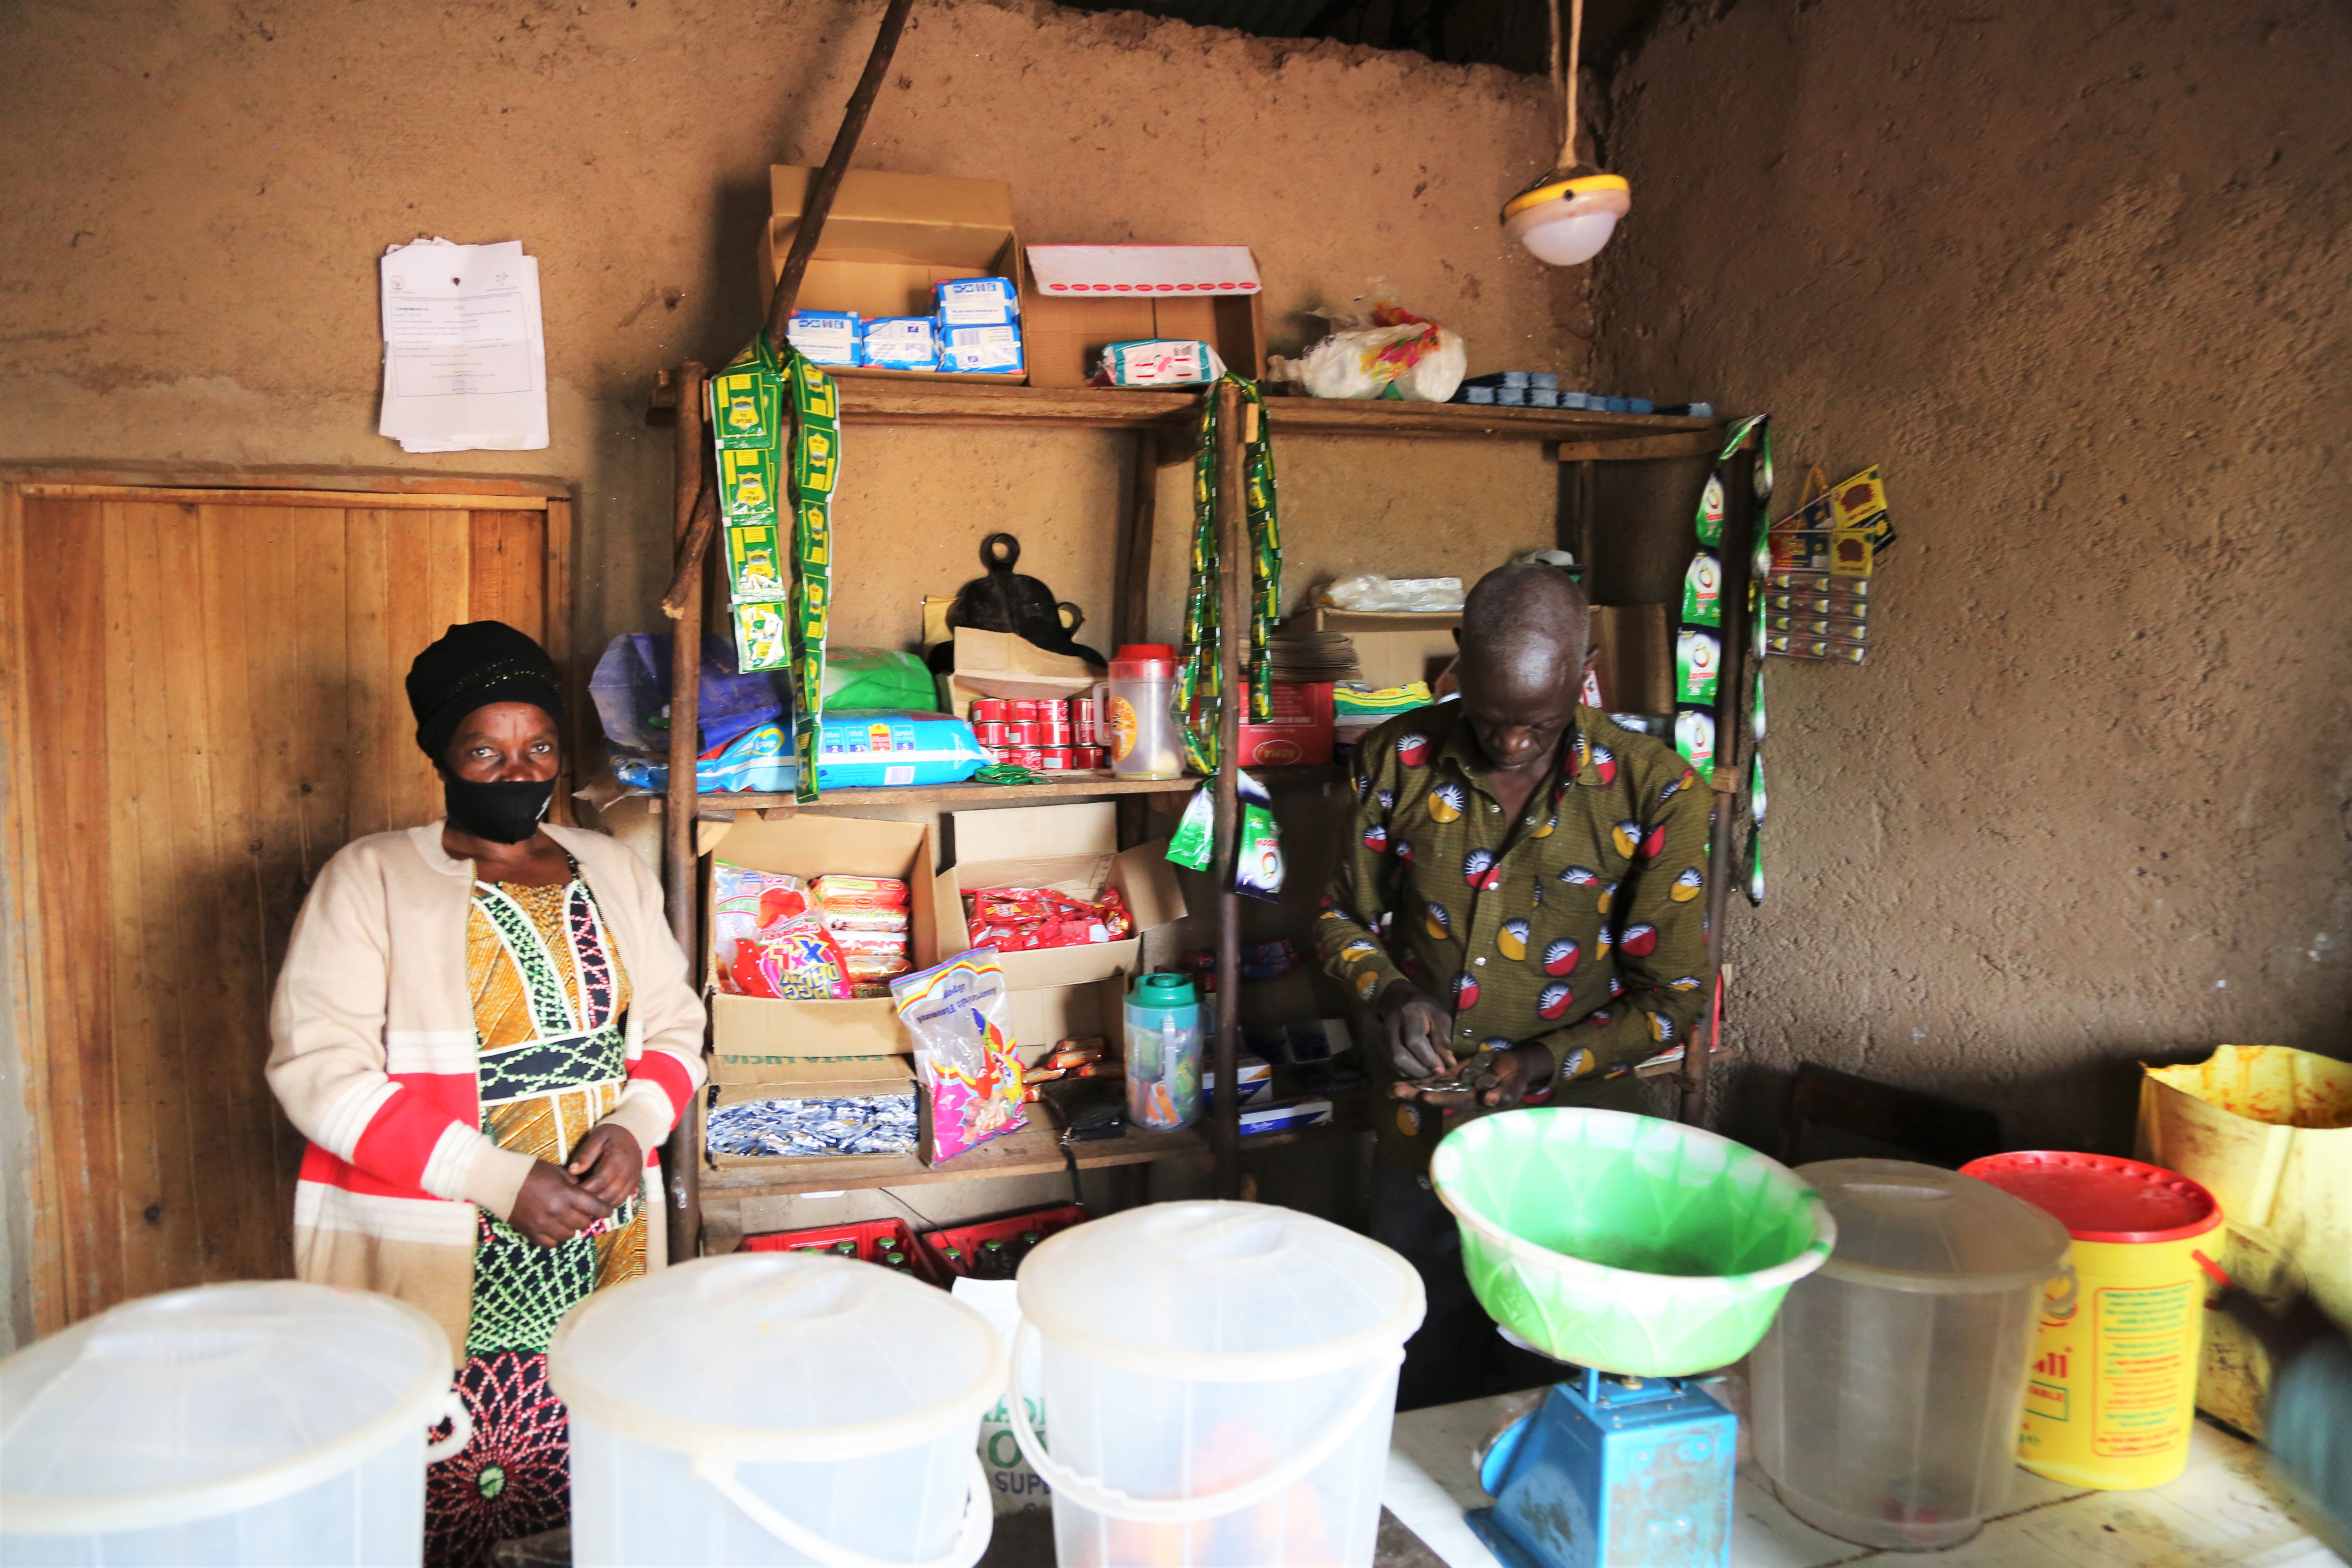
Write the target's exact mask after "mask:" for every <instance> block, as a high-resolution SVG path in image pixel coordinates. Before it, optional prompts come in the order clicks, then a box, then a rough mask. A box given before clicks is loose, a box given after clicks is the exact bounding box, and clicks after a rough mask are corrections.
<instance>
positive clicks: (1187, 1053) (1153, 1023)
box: [1127, 974, 1201, 1132]
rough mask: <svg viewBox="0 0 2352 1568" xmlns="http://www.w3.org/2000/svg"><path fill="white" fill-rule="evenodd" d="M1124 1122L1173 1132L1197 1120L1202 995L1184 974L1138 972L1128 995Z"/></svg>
mask: <svg viewBox="0 0 2352 1568" xmlns="http://www.w3.org/2000/svg"><path fill="white" fill-rule="evenodd" d="M1127 1119H1128V1121H1130V1122H1132V1123H1133V1124H1134V1125H1136V1126H1138V1127H1148V1128H1150V1129H1152V1130H1153V1131H1162V1132H1165V1131H1175V1130H1176V1129H1178V1128H1182V1127H1190V1126H1192V1123H1194V1122H1195V1121H1199V1120H1200V1119H1201V995H1200V993H1199V992H1198V991H1197V990H1195V989H1194V988H1193V985H1192V976H1191V975H1189V974H1143V975H1139V976H1137V977H1136V982H1135V984H1134V986H1133V988H1132V989H1130V990H1129V992H1128V994H1127Z"/></svg>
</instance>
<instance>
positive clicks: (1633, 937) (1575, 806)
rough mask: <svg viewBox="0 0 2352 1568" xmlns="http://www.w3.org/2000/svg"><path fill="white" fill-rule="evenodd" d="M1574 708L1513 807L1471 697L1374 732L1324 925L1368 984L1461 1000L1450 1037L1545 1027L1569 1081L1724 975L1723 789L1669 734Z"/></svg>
mask: <svg viewBox="0 0 2352 1568" xmlns="http://www.w3.org/2000/svg"><path fill="white" fill-rule="evenodd" d="M1576 718H1577V732H1576V733H1575V734H1574V735H1573V736H1571V737H1570V740H1569V742H1568V743H1567V745H1566V746H1564V747H1563V748H1562V754H1561V761H1560V766H1559V771H1558V773H1555V774H1554V776H1553V777H1552V778H1551V779H1550V780H1549V781H1548V782H1547V783H1545V784H1539V785H1538V786H1537V788H1536V790H1535V792H1534V793H1533V794H1532V795H1529V796H1528V804H1527V806H1526V808H1525V810H1524V811H1523V812H1522V813H1521V818H1522V819H1521V820H1519V821H1517V822H1512V821H1507V820H1506V819H1505V817H1504V814H1503V808H1502V806H1501V805H1499V804H1498V803H1497V802H1496V800H1495V799H1494V797H1493V796H1492V795H1489V794H1488V793H1487V790H1486V778H1487V775H1488V773H1489V772H1490V770H1489V768H1488V766H1487V763H1486V759H1485V757H1484V755H1483V754H1482V753H1481V752H1479V750H1478V743H1477V740H1476V737H1475V735H1474V734H1473V732H1472V731H1471V727H1470V724H1469V721H1467V720H1466V719H1465V718H1464V717H1463V716H1462V709H1461V704H1460V703H1458V702H1447V703H1440V704H1438V705H1437V706H1434V707H1430V708H1422V709H1417V710H1414V711H1412V712H1411V713H1406V714H1402V715H1400V716H1399V717H1397V718H1395V719H1391V720H1390V721H1388V722H1387V723H1385V724H1382V725H1381V727H1380V728H1379V729H1377V730H1374V731H1371V732H1370V733H1369V734H1367V735H1366V736H1365V737H1364V738H1363V740H1362V741H1361V742H1360V743H1359V744H1358V746H1357V748H1356V763H1355V779H1354V783H1355V788H1356V809H1355V815H1354V817H1353V820H1352V822H1351V824H1350V834H1349V844H1348V845H1347V846H1346V847H1345V848H1344V849H1343V850H1342V852H1341V854H1340V858H1339V869H1338V870H1337V872H1336V873H1335V874H1334V875H1333V877H1332V880H1331V886H1330V889H1329V890H1328V892H1327V894H1326V895H1325V897H1324V900H1323V910H1322V914H1321V918H1320V919H1319V920H1318V921H1317V927H1316V934H1317V936H1318V939H1319V942H1320V945H1321V948H1322V953H1323V962H1324V966H1325V968H1326V969H1327V970H1328V972H1329V973H1331V974H1333V975H1335V976H1336V977H1338V978H1339V980H1340V981H1341V982H1343V983H1344V984H1347V985H1348V986H1349V987H1350V988H1351V989H1352V990H1353V991H1354V993H1355V994H1356V995H1357V996H1358V997H1359V998H1360V999H1361V1000H1362V1001H1364V1002H1366V1003H1368V1004H1369V1003H1370V1002H1371V1001H1372V1000H1373V999H1374V998H1375V997H1377V996H1378V995H1379V994H1381V992H1383V991H1385V990H1387V989H1388V988H1389V987H1390V986H1391V985H1398V984H1415V985H1418V986H1419V987H1420V988H1421V989H1422V990H1423V992H1424V993H1426V994H1428V995H1429V996H1430V997H1431V998H1432V999H1433V1000H1434V1001H1436V1002H1437V1004H1438V1005H1440V1006H1441V1007H1444V1008H1446V1009H1448V1010H1449V1011H1450V1012H1451V1013H1452V1015H1453V1030H1452V1037H1451V1038H1450V1040H1449V1041H1448V1044H1449V1045H1450V1046H1451V1047H1452V1049H1453V1051H1454V1055H1456V1056H1457V1057H1461V1056H1468V1055H1472V1054H1475V1052H1477V1051H1478V1050H1480V1049H1501V1048H1503V1047H1509V1046H1515V1045H1526V1044H1529V1043H1537V1044H1540V1045H1542V1046H1544V1047H1546V1048H1547V1049H1548V1050H1549V1051H1550V1052H1551V1056H1552V1062H1553V1067H1554V1068H1555V1072H1556V1080H1557V1082H1558V1083H1559V1085H1560V1086H1563V1087H1565V1086H1567V1085H1570V1084H1573V1083H1574V1082H1575V1081H1576V1080H1579V1079H1609V1078H1618V1077H1622V1076H1623V1075H1625V1074H1628V1073H1630V1072H1631V1071H1632V1070H1633V1066H1634V1064H1635V1063H1637V1062H1640V1061H1641V1060H1643V1058H1647V1057H1651V1056H1654V1055H1656V1054H1657V1053H1658V1052H1660V1051H1663V1050H1666V1049H1669V1048H1671V1047H1674V1046H1676V1045H1679V1044H1682V1043H1684V1042H1685V1041H1687V1040H1688V1039H1689V1037H1691V1035H1692V1033H1693V1032H1694V1031H1695V1030H1696V1028H1697V1027H1698V1024H1699V1019H1700V1016H1701V1015H1702V1013H1703V1011H1704V1010H1705V1008H1706V1001H1707V994H1708V990H1709V983H1710V978H1711V972H1710V969H1709V966H1708V962H1707V955H1706V850H1707V833H1708V828H1709V824H1710V821H1711V818H1712V814H1713V811H1714V801H1713V792H1712V791H1711V790H1710V789H1709V788H1708V787H1707V785H1706V783H1705V782H1704V781H1702V780H1701V779H1700V778H1699V777H1698V775H1697V773H1695V772H1693V771H1692V769H1691V768H1690V767H1689V765H1688V764H1686V763H1685V762H1684V761H1683V759H1682V758H1681V757H1680V756H1679V755H1678V754H1676V753H1675V751H1674V750H1673V749H1672V748H1671V747H1668V746H1666V745H1665V744H1664V743H1663V742H1659V741H1656V740H1654V739H1652V738H1651V737H1649V736H1647V735H1639V734H1635V733H1633V732H1632V731H1626V730H1622V729H1620V728H1618V726H1616V725H1615V724H1613V723H1612V722H1610V721H1609V720H1608V718H1607V717H1606V716H1605V715H1603V714H1602V713H1601V712H1600V711H1598V710H1595V709H1591V708H1579V709H1578V710H1577V714H1576ZM1383 917H1387V926H1388V929H1387V931H1385V933H1383V932H1382V931H1381V924H1382V919H1383ZM1543 1092H1544V1091H1543V1090H1541V1089H1538V1091H1537V1092H1536V1098H1540V1097H1541V1094H1542V1093H1543ZM1570 1098H1571V1099H1575V1100H1583V1099H1586V1098H1588V1097H1587V1096H1584V1095H1571V1096H1570Z"/></svg>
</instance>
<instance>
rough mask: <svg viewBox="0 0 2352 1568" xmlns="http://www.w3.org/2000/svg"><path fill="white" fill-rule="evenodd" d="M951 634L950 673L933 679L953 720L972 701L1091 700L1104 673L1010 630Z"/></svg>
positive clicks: (968, 629)
mask: <svg viewBox="0 0 2352 1568" xmlns="http://www.w3.org/2000/svg"><path fill="white" fill-rule="evenodd" d="M925 604H926V605H929V601H928V600H926V601H925ZM927 613H928V611H927ZM954 636H955V669H954V671H953V672H952V673H950V674H947V675H942V676H940V677H939V678H938V679H939V686H940V700H942V701H943V702H945V703H946V704H947V707H948V711H950V713H953V714H954V715H955V716H956V717H957V718H959V719H969V718H971V700H972V699H973V698H975V697H1016V698H1027V699H1031V700H1035V699H1039V698H1044V699H1049V700H1050V699H1055V698H1066V697H1088V696H1092V695H1093V693H1094V689H1095V688H1096V687H1097V686H1099V685H1100V684H1102V682H1103V681H1104V679H1106V678H1107V677H1108V673H1109V672H1108V670H1105V669H1104V668H1101V667H1100V666H1097V665H1090V664H1088V663H1087V661H1086V660H1085V659H1082V658H1072V657H1071V656H1070V655H1068V654H1066V653H1049V652H1047V651H1046V650H1045V649H1044V648H1042V647H1038V646H1037V645H1036V644H1035V643H1033V642H1031V641H1030V640H1029V639H1028V638H1027V637H1022V636H1020V635H1018V634H1017V633H1013V632H986V631H982V630H980V629H979V628H978V627H976V626H958V627H956V628H955V630H954Z"/></svg>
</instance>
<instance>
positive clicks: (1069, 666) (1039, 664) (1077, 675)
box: [924, 599, 1109, 854]
mask: <svg viewBox="0 0 2352 1568" xmlns="http://www.w3.org/2000/svg"><path fill="white" fill-rule="evenodd" d="M924 604H925V605H926V606H928V605H929V604H930V601H929V600H928V599H927V600H925V601H924ZM927 613H928V610H927ZM1108 676H1109V672H1108V670H1106V669H1104V668H1102V667H1100V666H1099V665H1092V664H1088V663H1087V661H1086V660H1085V659H1082V658H1072V657H1071V656H1070V655H1068V654H1066V653H1048V652H1046V651H1045V649H1044V648H1042V647H1038V646H1037V645H1036V644H1035V643H1033V642H1031V641H1030V640H1029V639H1028V638H1027V637H1021V636H1018V635H1016V634H1015V633H1013V632H984V631H981V630H978V629H977V628H975V627H972V626H958V627H956V628H955V670H954V672H953V673H952V674H949V675H943V676H941V677H940V700H942V701H944V702H945V703H946V704H947V705H948V710H949V711H950V712H951V713H953V714H954V715H955V716H956V717H957V718H959V719H969V718H971V700H972V699H973V698H975V697H1026V698H1033V699H1034V698H1041V697H1044V698H1054V697H1091V696H1093V695H1094V689H1095V688H1096V687H1097V686H1099V685H1101V684H1102V683H1103V681H1104V680H1105V679H1108ZM958 853H959V854H961V850H959V851H958Z"/></svg>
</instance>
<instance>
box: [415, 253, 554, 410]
mask: <svg viewBox="0 0 2352 1568" xmlns="http://www.w3.org/2000/svg"><path fill="white" fill-rule="evenodd" d="M379 271H380V272H381V274H382V282H383V417H382V419H381V420H380V421H379V422H378V424H377V426H376V428H377V429H378V430H379V431H380V432H381V433H382V434H383V435H386V436H389V437H393V438H394V440H396V441H398V442H399V443H400V445H401V447H402V449H403V450H405V451H410V452H468V451H487V452H520V451H537V450H538V449H540V448H541V447H545V446H546V445H547V343H546V340H545V338H544V336H543V335H542V333H541V325H540V310H539V262H538V261H537V259H535V258H531V257H529V256H525V255H524V254H523V253H522V242H521V241H520V240H515V239H510V240H507V241H504V242H502V243H500V244H497V245H452V244H450V243H449V242H448V241H447V240H446V239H419V240H417V241H415V243H413V244H409V245H395V246H394V247H392V248H391V249H389V250H387V251H385V252H384V254H383V262H382V263H381V264H380V267H379Z"/></svg>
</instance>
